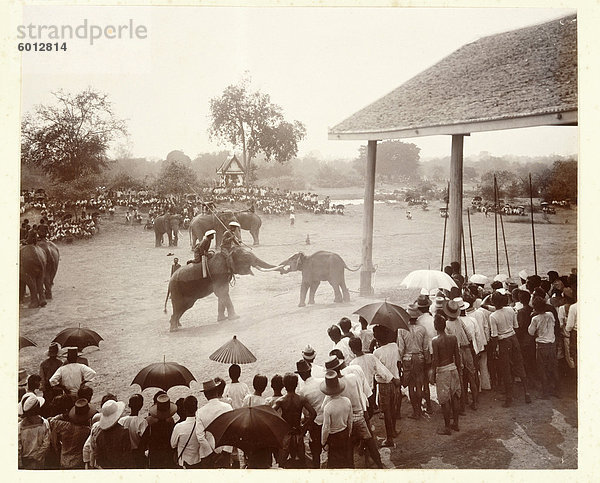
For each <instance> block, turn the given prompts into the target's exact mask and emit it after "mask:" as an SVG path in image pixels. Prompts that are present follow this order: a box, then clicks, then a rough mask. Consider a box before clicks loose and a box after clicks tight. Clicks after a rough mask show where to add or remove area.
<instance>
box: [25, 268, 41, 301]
mask: <svg viewBox="0 0 600 483" xmlns="http://www.w3.org/2000/svg"><path fill="white" fill-rule="evenodd" d="M24 283H25V284H26V285H27V288H28V289H29V308H30V309H34V308H36V307H39V306H40V300H39V297H38V288H37V281H36V279H35V278H34V277H32V276H31V275H28V274H26V275H25V282H24Z"/></svg>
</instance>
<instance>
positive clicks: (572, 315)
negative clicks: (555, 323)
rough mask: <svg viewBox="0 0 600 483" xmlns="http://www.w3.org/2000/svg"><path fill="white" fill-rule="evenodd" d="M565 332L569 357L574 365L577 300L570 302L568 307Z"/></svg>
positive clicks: (575, 358) (575, 357) (575, 359)
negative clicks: (567, 338) (567, 339)
mask: <svg viewBox="0 0 600 483" xmlns="http://www.w3.org/2000/svg"><path fill="white" fill-rule="evenodd" d="M565 334H566V335H567V336H568V337H569V353H570V355H571V359H572V360H573V362H574V363H575V366H577V302H575V303H574V304H571V306H570V307H569V315H567V325H566V326H565Z"/></svg>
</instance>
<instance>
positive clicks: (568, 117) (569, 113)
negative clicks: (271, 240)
mask: <svg viewBox="0 0 600 483" xmlns="http://www.w3.org/2000/svg"><path fill="white" fill-rule="evenodd" d="M561 125H569V126H576V125H577V109H573V110H565V111H557V112H552V113H546V114H535V115H527V116H519V117H509V118H502V119H490V120H483V121H473V122H464V123H457V124H447V125H438V126H421V127H411V128H401V129H390V130H365V131H343V132H335V131H329V132H328V135H327V138H328V139H329V140H332V141H338V140H339V141H343V140H345V141H362V140H364V141H376V140H382V139H402V138H417V137H424V136H440V135H453V134H470V133H474V132H486V131H500V130H504V129H520V128H526V127H539V126H561Z"/></svg>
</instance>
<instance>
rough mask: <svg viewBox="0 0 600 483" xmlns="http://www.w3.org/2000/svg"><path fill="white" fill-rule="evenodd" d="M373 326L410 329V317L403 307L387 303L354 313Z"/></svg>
mask: <svg viewBox="0 0 600 483" xmlns="http://www.w3.org/2000/svg"><path fill="white" fill-rule="evenodd" d="M354 313H355V314H358V315H360V316H362V317H364V318H365V320H366V321H367V322H368V323H369V324H371V325H383V326H385V327H387V328H389V329H392V330H398V329H406V330H409V329H408V322H409V320H410V316H409V315H408V313H407V312H406V310H404V309H403V308H402V307H400V306H398V305H394V304H390V303H388V302H387V301H386V302H375V303H374V304H368V305H365V306H364V307H361V308H360V309H358V310H357V311H355V312H354Z"/></svg>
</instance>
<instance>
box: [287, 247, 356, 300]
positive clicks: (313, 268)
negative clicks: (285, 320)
mask: <svg viewBox="0 0 600 483" xmlns="http://www.w3.org/2000/svg"><path fill="white" fill-rule="evenodd" d="M279 265H280V266H281V267H282V269H281V270H280V271H281V273H282V274H284V273H289V272H295V271H302V284H301V285H300V303H299V304H298V307H304V306H305V305H306V304H305V302H304V301H305V300H306V292H308V290H309V289H310V292H309V295H308V303H309V304H314V303H315V293H316V291H317V288H318V287H319V284H320V283H321V282H324V281H327V282H329V284H330V285H331V286H332V287H333V292H334V294H335V298H334V299H333V301H334V302H348V301H350V294H349V293H348V288H347V287H346V281H345V279H344V269H346V270H350V271H351V272H356V271H357V270H358V268H356V269H354V270H352V269H350V268H348V267H347V266H346V263H345V262H344V260H343V259H342V257H340V256H339V255H338V254H337V253H333V252H327V251H318V252H315V253H313V254H312V255H308V256H307V255H305V254H304V253H302V252H298V253H296V254H294V255H292V256H291V257H290V258H288V259H287V260H284V261H283V262H281V263H280V264H279ZM359 268H360V267H359ZM340 290H341V291H340Z"/></svg>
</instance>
